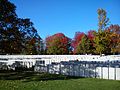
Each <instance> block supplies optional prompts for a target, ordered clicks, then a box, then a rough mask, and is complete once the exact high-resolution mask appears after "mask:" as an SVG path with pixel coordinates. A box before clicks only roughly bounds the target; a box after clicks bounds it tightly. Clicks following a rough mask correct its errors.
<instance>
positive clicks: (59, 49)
mask: <svg viewBox="0 0 120 90" xmlns="http://www.w3.org/2000/svg"><path fill="white" fill-rule="evenodd" d="M70 41H71V40H70V39H69V38H68V37H66V36H65V35H64V34H63V33H57V34H54V35H52V36H48V37H47V38H46V50H47V54H54V55H58V54H61V55H63V54H69V52H70Z"/></svg>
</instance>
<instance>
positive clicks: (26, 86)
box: [0, 75, 120, 90]
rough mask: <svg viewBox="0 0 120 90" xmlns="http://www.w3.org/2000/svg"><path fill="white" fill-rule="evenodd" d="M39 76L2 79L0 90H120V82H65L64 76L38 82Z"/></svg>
mask: <svg viewBox="0 0 120 90" xmlns="http://www.w3.org/2000/svg"><path fill="white" fill-rule="evenodd" d="M31 76H32V75H31ZM38 76H39V75H38ZM38 76H37V78H36V76H35V75H33V76H32V79H31V80H26V79H20V80H18V79H16V80H2V79H1V80H0V90H120V81H113V80H101V79H92V78H76V79H72V78H69V79H66V80H64V77H63V76H62V78H61V80H51V79H48V80H44V81H42V80H41V79H42V78H45V77H43V76H41V77H39V80H37V79H38ZM45 76H46V78H53V77H55V76H56V75H53V76H52V75H45ZM27 77H28V76H27ZM59 77H61V76H59ZM59 77H57V79H59ZM12 78H13V77H12ZM9 79H10V78H9Z"/></svg>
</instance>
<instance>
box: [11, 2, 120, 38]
mask: <svg viewBox="0 0 120 90" xmlns="http://www.w3.org/2000/svg"><path fill="white" fill-rule="evenodd" d="M10 1H11V2H12V3H14V4H15V5H16V7H17V8H16V13H17V15H18V16H19V17H20V18H30V19H31V21H32V22H33V23H34V26H35V28H36V29H37V31H38V33H39V35H40V36H41V37H42V38H43V39H45V37H47V36H49V35H53V34H55V33H58V32H62V33H64V34H65V35H66V36H68V37H70V38H73V37H74V35H75V32H77V31H80V32H85V33H87V31H88V30H97V23H98V19H97V16H98V15H97V9H98V8H103V9H105V10H106V11H107V17H108V18H109V19H110V23H111V24H119V25H120V0H10Z"/></svg>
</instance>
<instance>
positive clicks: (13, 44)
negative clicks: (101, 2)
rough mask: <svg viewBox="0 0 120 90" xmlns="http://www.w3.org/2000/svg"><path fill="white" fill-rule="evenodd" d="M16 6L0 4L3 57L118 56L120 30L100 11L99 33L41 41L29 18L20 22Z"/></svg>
mask: <svg viewBox="0 0 120 90" xmlns="http://www.w3.org/2000/svg"><path fill="white" fill-rule="evenodd" d="M15 10H16V6H15V5H14V4H13V3H11V2H10V1H8V0H0V54H25V55H26V54H55V55H59V54H61V55H63V54H100V55H101V54H119V53H120V26H119V25H113V24H110V23H109V18H107V13H106V11H105V10H104V9H98V10H97V13H98V30H89V31H88V33H84V32H76V33H75V36H74V39H70V38H69V37H66V36H65V35H64V34H63V33H56V34H54V35H52V36H48V37H46V39H45V40H42V38H41V37H40V35H38V33H37V30H36V29H35V27H34V26H33V23H32V22H31V21H30V19H28V18H25V19H23V18H19V17H18V16H17V14H16V12H15Z"/></svg>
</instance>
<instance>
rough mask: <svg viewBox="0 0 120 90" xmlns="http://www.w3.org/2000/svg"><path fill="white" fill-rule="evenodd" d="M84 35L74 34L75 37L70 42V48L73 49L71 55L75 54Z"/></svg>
mask: <svg viewBox="0 0 120 90" xmlns="http://www.w3.org/2000/svg"><path fill="white" fill-rule="evenodd" d="M84 35H85V34H84V33H83V32H76V33H75V36H74V39H73V41H72V45H71V46H72V47H73V53H74V54H76V53H77V52H76V51H77V46H78V45H79V43H80V42H81V39H82V37H83V36H84Z"/></svg>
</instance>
